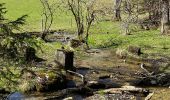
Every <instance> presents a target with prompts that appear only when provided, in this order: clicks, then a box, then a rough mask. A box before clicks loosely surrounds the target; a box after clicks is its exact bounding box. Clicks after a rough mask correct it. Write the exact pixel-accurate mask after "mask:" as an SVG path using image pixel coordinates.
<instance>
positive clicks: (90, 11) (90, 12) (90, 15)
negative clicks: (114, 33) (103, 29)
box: [85, 0, 98, 49]
mask: <svg viewBox="0 0 170 100" xmlns="http://www.w3.org/2000/svg"><path fill="white" fill-rule="evenodd" d="M95 2H96V0H92V1H91V2H88V4H87V5H86V8H87V12H86V25H87V26H86V27H87V28H86V37H85V42H86V46H87V49H89V45H88V38H89V30H90V27H91V24H92V22H93V21H94V19H95V13H97V12H98V11H97V10H95V9H94V7H93V6H94V4H95Z"/></svg>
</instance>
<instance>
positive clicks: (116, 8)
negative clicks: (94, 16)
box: [114, 0, 122, 21]
mask: <svg viewBox="0 0 170 100" xmlns="http://www.w3.org/2000/svg"><path fill="white" fill-rule="evenodd" d="M114 2H115V5H114V15H115V16H114V19H115V20H117V21H120V20H121V15H120V13H121V3H122V0H114Z"/></svg>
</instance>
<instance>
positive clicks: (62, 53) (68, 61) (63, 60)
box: [57, 49, 74, 70]
mask: <svg viewBox="0 0 170 100" xmlns="http://www.w3.org/2000/svg"><path fill="white" fill-rule="evenodd" d="M57 61H58V62H59V63H60V64H61V65H62V66H63V67H64V68H65V70H74V64H73V63H74V52H73V51H67V50H64V49H58V50H57Z"/></svg>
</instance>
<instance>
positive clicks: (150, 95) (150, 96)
mask: <svg viewBox="0 0 170 100" xmlns="http://www.w3.org/2000/svg"><path fill="white" fill-rule="evenodd" d="M153 94H154V92H152V93H149V95H148V96H147V97H146V98H145V100H150V99H151V98H152V96H153Z"/></svg>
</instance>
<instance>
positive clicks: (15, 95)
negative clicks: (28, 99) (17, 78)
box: [7, 92, 24, 100]
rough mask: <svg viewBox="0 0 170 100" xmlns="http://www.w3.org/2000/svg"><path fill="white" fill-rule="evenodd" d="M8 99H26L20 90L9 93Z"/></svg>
mask: <svg viewBox="0 0 170 100" xmlns="http://www.w3.org/2000/svg"><path fill="white" fill-rule="evenodd" d="M7 100H24V95H23V94H21V93H19V92H15V93H12V94H10V95H8V96H7Z"/></svg>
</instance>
